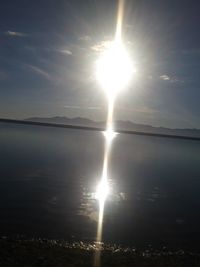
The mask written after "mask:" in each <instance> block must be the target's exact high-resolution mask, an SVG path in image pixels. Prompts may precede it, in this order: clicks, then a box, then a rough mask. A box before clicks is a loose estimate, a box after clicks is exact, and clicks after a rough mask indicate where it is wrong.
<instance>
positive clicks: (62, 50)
mask: <svg viewBox="0 0 200 267" xmlns="http://www.w3.org/2000/svg"><path fill="white" fill-rule="evenodd" d="M55 51H56V52H59V53H62V54H64V55H68V56H70V55H72V52H71V51H70V50H69V49H56V50H55Z"/></svg>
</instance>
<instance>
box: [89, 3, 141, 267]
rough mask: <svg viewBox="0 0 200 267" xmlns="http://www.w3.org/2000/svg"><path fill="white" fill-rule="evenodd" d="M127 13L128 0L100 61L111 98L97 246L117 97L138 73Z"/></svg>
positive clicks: (97, 260)
mask: <svg viewBox="0 0 200 267" xmlns="http://www.w3.org/2000/svg"><path fill="white" fill-rule="evenodd" d="M123 12H124V0H119V7H118V16H117V27H116V35H115V40H114V41H113V42H112V43H111V45H110V47H108V49H107V50H106V51H104V52H103V53H102V55H101V56H100V58H99V59H98V60H97V61H96V77H97V80H98V82H99V83H100V84H101V86H102V87H103V89H104V90H105V92H106V94H107V99H108V113H107V124H106V131H105V132H104V137H105V149H104V159H103V172H102V177H101V181H100V183H99V185H98V186H97V192H96V199H97V200H98V201H99V218H98V226H97V239H96V241H97V244H101V241H102V229H103V219H104V206H105V201H106V198H107V196H108V194H109V191H110V189H109V181H108V165H109V159H110V151H111V144H112V141H113V138H114V137H115V135H116V133H115V132H114V130H113V110H114V102H115V98H116V95H117V93H118V92H119V91H121V90H122V89H123V88H125V87H126V86H127V85H128V83H129V82H130V80H131V78H132V74H133V73H134V72H135V71H136V69H135V68H134V65H133V63H132V61H131V60H130V58H129V56H128V53H127V52H126V50H125V48H124V46H123V43H122V40H121V34H122V21H123ZM100 255H101V250H100V249H97V251H96V253H95V259H94V266H95V267H99V266H100V265H101V264H100Z"/></svg>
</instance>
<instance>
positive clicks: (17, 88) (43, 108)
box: [0, 0, 200, 128]
mask: <svg viewBox="0 0 200 267" xmlns="http://www.w3.org/2000/svg"><path fill="white" fill-rule="evenodd" d="M116 9H117V1H114V0H113V1H112V0H110V1H103V0H101V1H98V0H84V1H83V0H82V1H81V0H80V1H78V0H77V1H76V0H73V1H66V0H48V1H47V0H41V1H32V0H29V1H25V0H23V1H22V0H18V1H14V0H13V1H11V0H7V1H4V0H3V1H2V2H1V9H0V117H5V118H26V117H32V116H57V115H58V116H67V117H76V116H82V117H88V118H91V119H94V120H104V119H105V116H106V98H105V95H104V92H103V91H102V90H101V88H100V86H99V85H98V83H97V81H96V79H95V73H94V72H95V71H94V65H95V61H96V59H97V58H98V56H99V53H100V51H102V49H103V48H104V47H105V44H106V42H107V41H109V40H112V38H113V36H114V33H115V24H116ZM199 13H200V3H199V1H195V0H193V1H183V0H182V1H179V0H173V1H172V0H168V1H164V0H159V1H156V0H148V1H143V0H140V1H139V0H138V1H136V0H135V1H131V0H127V1H126V9H125V19H124V25H123V37H124V42H125V44H126V47H127V50H128V52H129V54H130V56H131V58H132V59H133V61H134V62H135V64H136V66H137V69H138V71H137V75H135V77H134V78H133V80H132V82H131V84H130V85H129V87H128V88H126V90H125V91H124V92H122V93H121V94H120V95H119V97H118V99H117V102H116V109H115V118H116V119H123V120H131V121H134V122H137V123H145V124H151V125H155V126H166V127H172V128H176V127H177V128H180V127H181V128H194V127H196V128H200V120H199V116H200V106H199V99H200V90H199V89H200V78H199V77H200V34H199V29H198V27H199Z"/></svg>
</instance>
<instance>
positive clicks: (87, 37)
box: [78, 35, 92, 42]
mask: <svg viewBox="0 0 200 267" xmlns="http://www.w3.org/2000/svg"><path fill="white" fill-rule="evenodd" d="M78 39H79V40H80V41H84V42H90V41H91V40H92V38H91V37H90V36H89V35H82V36H80V37H79V38H78Z"/></svg>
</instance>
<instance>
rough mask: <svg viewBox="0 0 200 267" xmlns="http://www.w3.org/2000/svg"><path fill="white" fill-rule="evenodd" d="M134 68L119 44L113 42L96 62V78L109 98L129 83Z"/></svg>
mask: <svg viewBox="0 0 200 267" xmlns="http://www.w3.org/2000/svg"><path fill="white" fill-rule="evenodd" d="M134 72H135V67H134V65H133V62H132V61H131V59H130V57H129V55H128V53H127V52H126V50H125V48H124V46H123V45H122V43H121V42H117V41H113V42H112V43H111V44H110V46H109V47H108V48H107V49H106V50H105V51H104V52H103V53H102V54H101V56H100V57H99V59H98V60H97V62H96V77H97V80H98V81H99V83H100V84H101V86H102V87H103V88H104V90H105V91H106V93H107V95H108V96H109V97H111V96H115V95H116V93H117V92H118V91H121V90H122V89H123V88H125V87H126V86H127V85H128V83H129V82H130V80H131V78H132V75H133V73H134Z"/></svg>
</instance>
